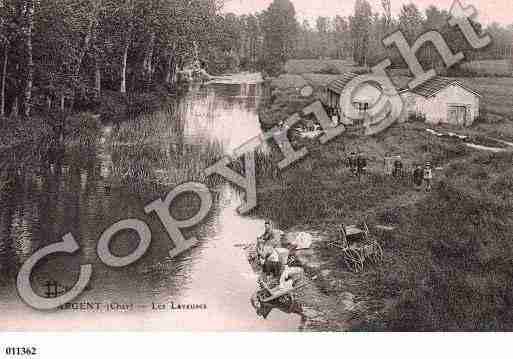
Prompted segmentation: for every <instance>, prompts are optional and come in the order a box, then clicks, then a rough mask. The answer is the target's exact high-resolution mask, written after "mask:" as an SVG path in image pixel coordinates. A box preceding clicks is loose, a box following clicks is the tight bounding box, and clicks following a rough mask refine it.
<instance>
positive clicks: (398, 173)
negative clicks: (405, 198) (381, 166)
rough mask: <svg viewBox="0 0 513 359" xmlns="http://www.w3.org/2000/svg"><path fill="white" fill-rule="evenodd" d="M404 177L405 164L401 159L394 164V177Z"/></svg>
mask: <svg viewBox="0 0 513 359" xmlns="http://www.w3.org/2000/svg"><path fill="white" fill-rule="evenodd" d="M402 175H403V162H402V161H401V160H399V159H397V160H395V162H394V177H395V178H398V177H402Z"/></svg>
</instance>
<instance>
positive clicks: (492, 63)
mask: <svg viewBox="0 0 513 359" xmlns="http://www.w3.org/2000/svg"><path fill="white" fill-rule="evenodd" d="M461 68H462V69H463V70H465V71H469V72H472V73H475V74H477V75H479V76H513V68H512V66H511V61H510V60H479V61H470V62H466V63H464V64H462V65H461Z"/></svg>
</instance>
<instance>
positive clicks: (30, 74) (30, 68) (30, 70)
mask: <svg viewBox="0 0 513 359" xmlns="http://www.w3.org/2000/svg"><path fill="white" fill-rule="evenodd" d="M27 16H28V20H27V22H28V28H27V39H26V47H27V57H28V60H27V84H26V86H25V103H24V114H25V116H26V117H28V116H30V106H31V100H32V84H33V81H34V79H33V78H34V58H33V54H32V30H33V26H34V21H33V18H34V1H33V0H29V1H28V9H27Z"/></svg>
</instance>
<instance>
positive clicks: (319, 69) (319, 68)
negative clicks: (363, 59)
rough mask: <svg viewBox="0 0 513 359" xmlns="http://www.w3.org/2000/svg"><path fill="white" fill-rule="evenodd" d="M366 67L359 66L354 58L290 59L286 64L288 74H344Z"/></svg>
mask: <svg viewBox="0 0 513 359" xmlns="http://www.w3.org/2000/svg"><path fill="white" fill-rule="evenodd" d="M363 70H365V68H364V67H360V66H357V65H356V64H355V63H354V62H353V61H352V60H318V59H312V60H289V61H287V63H286V64H285V72H287V73H288V74H295V75H301V74H307V73H330V74H337V73H339V74H343V73H344V72H349V71H363Z"/></svg>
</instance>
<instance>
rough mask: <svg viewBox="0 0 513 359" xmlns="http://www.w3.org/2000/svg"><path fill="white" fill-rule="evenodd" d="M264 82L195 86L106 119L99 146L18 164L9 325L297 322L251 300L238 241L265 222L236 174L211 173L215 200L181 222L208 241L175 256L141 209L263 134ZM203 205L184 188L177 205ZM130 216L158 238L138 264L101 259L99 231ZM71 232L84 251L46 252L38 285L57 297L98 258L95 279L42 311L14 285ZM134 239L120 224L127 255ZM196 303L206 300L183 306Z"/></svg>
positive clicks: (117, 246) (7, 224)
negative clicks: (249, 213) (27, 264)
mask: <svg viewBox="0 0 513 359" xmlns="http://www.w3.org/2000/svg"><path fill="white" fill-rule="evenodd" d="M237 80H240V76H239V77H238V78H237ZM259 92H260V91H259V89H258V87H257V86H255V85H250V86H248V85H241V84H237V83H232V84H230V83H229V81H223V83H222V84H217V85H215V84H212V85H207V86H195V87H193V88H191V89H190V91H189V92H188V93H187V94H186V95H185V96H183V97H180V98H179V99H175V98H171V99H169V101H168V103H167V104H166V105H164V106H162V109H161V110H160V111H158V112H156V113H152V114H145V115H141V116H138V117H137V118H134V119H131V120H129V121H126V122H122V123H121V124H120V125H112V126H106V127H104V128H103V129H102V130H101V140H100V141H99V143H98V144H97V145H95V146H79V145H75V146H71V147H70V148H68V149H66V151H65V153H62V154H61V155H57V156H53V157H52V160H51V161H41V162H40V163H39V162H37V161H36V162H35V163H32V164H31V165H30V170H26V169H24V170H23V171H18V173H17V174H16V176H15V177H16V179H15V181H14V184H12V185H11V186H8V187H5V188H4V190H3V191H2V192H1V196H2V198H1V202H0V236H1V237H0V274H1V275H0V313H1V316H2V320H1V321H0V330H28V329H30V330H215V331H218V330H238V331H255V330H256V331H267V330H274V331H281V330H287V331H289V330H297V329H298V328H299V326H300V317H299V316H297V315H290V314H285V313H283V312H280V311H279V310H273V311H272V312H271V314H270V315H269V317H268V318H267V319H266V320H264V319H262V318H260V317H258V316H257V315H256V313H255V311H254V309H253V308H252V306H251V304H250V297H251V295H252V294H253V293H254V292H255V291H256V289H257V284H256V275H255V274H254V272H253V271H252V269H251V267H250V265H249V264H248V262H247V260H246V257H245V253H244V251H243V249H241V248H240V245H242V244H246V243H250V242H252V241H254V240H255V238H256V236H257V235H258V234H260V233H261V232H262V231H263V228H264V225H263V222H264V220H263V219H255V218H249V217H244V216H240V215H238V214H237V212H236V208H237V207H238V206H239V205H240V204H241V199H240V196H239V192H237V191H235V190H234V189H233V187H232V186H231V185H230V184H228V183H226V182H224V181H217V182H213V181H210V182H209V188H210V190H211V192H212V193H213V198H214V204H213V207H212V209H211V211H210V212H209V214H208V216H207V218H206V219H205V220H204V221H203V222H202V223H201V224H200V225H198V226H195V227H193V228H191V229H190V230H187V231H185V232H184V233H185V234H186V236H187V237H190V236H192V235H194V236H196V237H197V238H198V240H199V244H198V245H197V246H196V247H194V248H193V249H192V250H190V251H187V252H185V253H184V254H182V255H180V256H178V257H176V258H173V259H171V258H170V257H169V254H168V252H169V250H170V249H171V248H172V245H171V242H170V239H169V236H168V235H167V233H166V232H165V229H164V228H163V226H162V224H161V223H160V221H159V220H158V218H156V217H155V216H152V215H147V214H146V213H145V212H144V207H145V206H146V205H148V204H149V203H150V202H152V201H153V200H156V199H158V198H163V197H165V195H166V194H167V192H169V191H170V190H171V189H172V188H173V187H174V186H176V185H177V184H180V183H183V182H186V181H192V180H196V181H198V180H204V177H202V171H203V169H205V168H206V167H208V166H209V165H210V164H213V163H214V162H215V160H217V159H219V158H221V157H222V156H223V155H224V154H229V153H231V151H233V149H235V148H236V147H238V146H239V145H241V144H242V143H244V142H246V141H247V140H248V139H250V138H252V137H254V136H256V135H258V134H259V133H260V131H261V130H260V127H259V123H258V118H257V112H256V108H257V105H258V101H259V97H258V93H259ZM197 205H198V200H197V199H196V198H194V197H191V198H189V197H186V196H184V197H183V198H181V197H179V198H177V200H176V203H173V204H172V206H171V207H172V208H171V212H172V213H173V215H174V216H176V217H177V218H187V217H190V216H191V215H193V214H194V213H195V210H197ZM127 218H138V219H141V220H143V221H144V222H146V223H147V224H148V225H149V227H150V228H151V231H152V242H151V245H150V248H149V250H148V251H147V253H146V254H145V256H144V257H142V258H141V259H140V260H139V261H138V262H136V263H135V264H133V265H130V266H127V267H125V268H111V267H108V266H107V265H105V264H104V263H102V262H101V261H100V260H99V258H98V255H97V251H96V245H97V242H98V239H99V238H100V235H101V233H102V232H103V231H104V230H105V229H106V228H108V227H109V226H110V225H112V224H113V223H115V222H117V221H119V220H123V219H127ZM68 232H71V233H72V234H73V236H74V237H75V239H76V240H77V242H78V243H79V244H80V251H79V252H78V253H77V254H74V255H54V256H51V257H48V258H47V259H46V260H44V261H41V262H40V263H39V265H38V266H37V267H36V269H35V271H34V274H33V278H32V283H33V288H34V289H35V290H36V291H37V292H38V293H40V294H41V295H44V296H52V295H55V292H58V291H64V290H65V287H66V286H72V285H73V284H74V283H75V281H76V280H77V277H78V269H79V265H80V264H92V266H93V275H92V279H91V282H90V285H89V288H88V290H87V291H85V292H84V293H83V294H82V295H81V296H80V297H78V298H77V299H76V300H74V301H73V304H74V307H73V308H71V309H59V310H55V311H51V312H40V311H36V310H34V309H32V308H30V307H28V306H27V305H26V304H24V303H23V302H22V300H21V299H20V298H19V296H18V295H17V291H16V287H15V281H16V274H17V271H18V270H19V268H20V266H21V265H22V264H23V262H24V261H25V260H26V259H27V258H29V257H30V255H31V254H32V253H34V252H35V251H36V250H37V249H39V248H41V247H44V246H47V245H48V244H51V243H56V242H59V241H61V238H62V236H63V235H64V234H66V233H68ZM137 243H138V237H137V236H136V235H135V234H134V233H133V232H131V231H127V232H120V233H119V235H117V236H116V237H115V239H114V240H113V242H112V246H111V250H112V252H113V253H115V254H116V255H119V256H123V255H127V254H129V253H131V251H133V250H134V249H135V248H136V246H137ZM80 303H82V307H81V306H80ZM87 303H88V304H87ZM187 304H189V305H191V304H192V305H195V306H197V307H200V309H195V310H181V309H176V307H177V306H178V305H187ZM87 305H89V307H87ZM205 308H206V309H205Z"/></svg>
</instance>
